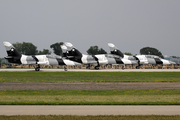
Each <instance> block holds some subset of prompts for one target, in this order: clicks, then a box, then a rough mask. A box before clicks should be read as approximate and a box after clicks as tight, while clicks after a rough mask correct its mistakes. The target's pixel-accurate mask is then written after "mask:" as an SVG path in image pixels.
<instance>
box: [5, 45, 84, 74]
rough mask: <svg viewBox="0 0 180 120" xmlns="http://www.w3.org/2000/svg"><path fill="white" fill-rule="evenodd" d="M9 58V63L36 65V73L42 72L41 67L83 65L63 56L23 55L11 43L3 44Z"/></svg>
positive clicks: (7, 58)
mask: <svg viewBox="0 0 180 120" xmlns="http://www.w3.org/2000/svg"><path fill="white" fill-rule="evenodd" d="M3 43H4V46H5V48H6V51H7V54H8V56H7V57H5V59H6V60H8V62H9V63H15V64H24V65H36V67H35V71H39V70H40V65H67V66H68V65H81V64H80V63H77V62H74V61H70V60H67V59H64V58H62V57H61V56H50V55H23V54H20V53H19V52H18V51H17V50H16V49H15V47H14V46H13V45H12V44H11V43H9V42H3Z"/></svg>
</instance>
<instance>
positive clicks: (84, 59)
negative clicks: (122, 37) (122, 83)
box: [3, 42, 176, 71]
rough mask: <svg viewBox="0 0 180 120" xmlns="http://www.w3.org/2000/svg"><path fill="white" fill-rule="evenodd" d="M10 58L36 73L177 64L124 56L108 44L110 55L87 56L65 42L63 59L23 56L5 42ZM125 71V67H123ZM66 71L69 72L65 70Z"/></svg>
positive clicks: (150, 57) (150, 56) (47, 56)
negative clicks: (50, 67) (81, 67)
mask: <svg viewBox="0 0 180 120" xmlns="http://www.w3.org/2000/svg"><path fill="white" fill-rule="evenodd" d="M3 43H4V46H5V48H6V51H7V54H8V56H7V57H5V59H6V60H8V62H9V63H15V64H24V65H35V71H39V70H40V67H41V65H66V66H69V65H71V66H73V65H81V64H85V65H87V67H86V68H87V69H90V67H91V66H94V69H96V70H98V69H99V67H100V66H101V65H136V69H139V67H140V66H141V65H143V64H152V65H159V64H160V65H162V66H163V65H170V64H176V63H175V62H172V61H169V60H165V59H162V58H160V57H158V56H155V55H135V56H129V55H125V54H123V53H122V52H121V51H120V50H119V49H118V48H117V47H116V46H115V45H114V44H112V43H108V46H109V48H110V54H99V55H85V54H82V53H81V52H80V51H79V50H78V49H76V48H75V47H74V46H73V45H72V44H71V43H69V42H65V43H64V44H63V45H61V46H60V47H61V49H62V52H63V57H61V56H50V55H23V54H21V53H20V52H18V51H17V49H16V48H15V47H14V46H13V45H12V44H11V43H9V42H3ZM123 69H124V67H123ZM65 70H67V69H66V68H65Z"/></svg>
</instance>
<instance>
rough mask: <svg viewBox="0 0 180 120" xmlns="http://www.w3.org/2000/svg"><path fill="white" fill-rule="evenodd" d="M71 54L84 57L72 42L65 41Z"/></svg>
mask: <svg viewBox="0 0 180 120" xmlns="http://www.w3.org/2000/svg"><path fill="white" fill-rule="evenodd" d="M65 45H66V47H67V51H68V55H69V56H74V57H75V56H76V57H82V53H81V52H79V50H77V49H76V48H75V47H74V46H73V45H72V44H71V43H70V42H65Z"/></svg>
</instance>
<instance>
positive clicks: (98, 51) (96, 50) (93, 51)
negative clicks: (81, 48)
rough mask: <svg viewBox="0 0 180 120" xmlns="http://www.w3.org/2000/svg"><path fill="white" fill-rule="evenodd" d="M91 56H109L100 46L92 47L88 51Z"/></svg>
mask: <svg viewBox="0 0 180 120" xmlns="http://www.w3.org/2000/svg"><path fill="white" fill-rule="evenodd" d="M86 52H87V53H88V54H89V55H96V54H107V52H106V51H105V50H104V49H102V48H101V49H99V48H98V46H91V47H90V48H89V49H88V50H87V51H86Z"/></svg>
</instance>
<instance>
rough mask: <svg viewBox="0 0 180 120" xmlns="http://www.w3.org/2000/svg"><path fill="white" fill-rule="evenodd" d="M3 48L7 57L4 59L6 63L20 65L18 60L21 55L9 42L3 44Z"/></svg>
mask: <svg viewBox="0 0 180 120" xmlns="http://www.w3.org/2000/svg"><path fill="white" fill-rule="evenodd" d="M3 44H4V46H5V48H6V52H7V54H8V56H7V57H5V59H7V60H8V62H10V63H18V64H21V61H20V58H21V54H20V53H19V52H18V51H17V50H16V49H15V47H14V46H13V45H12V44H11V43H9V42H3Z"/></svg>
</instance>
